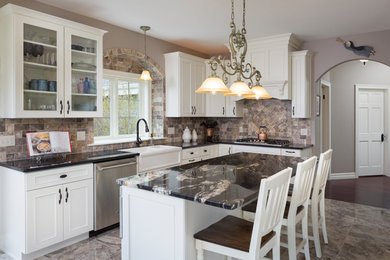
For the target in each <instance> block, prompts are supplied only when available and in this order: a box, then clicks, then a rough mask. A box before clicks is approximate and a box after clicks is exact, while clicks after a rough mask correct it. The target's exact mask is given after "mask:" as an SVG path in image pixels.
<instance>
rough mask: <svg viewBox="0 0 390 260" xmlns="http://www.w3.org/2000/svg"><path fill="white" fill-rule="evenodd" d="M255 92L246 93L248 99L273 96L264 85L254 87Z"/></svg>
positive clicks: (245, 96)
mask: <svg viewBox="0 0 390 260" xmlns="http://www.w3.org/2000/svg"><path fill="white" fill-rule="evenodd" d="M252 91H253V93H254V94H252V95H244V98H246V99H270V98H272V96H271V95H270V94H268V92H267V90H265V88H264V87H263V86H260V85H257V86H254V87H253V88H252Z"/></svg>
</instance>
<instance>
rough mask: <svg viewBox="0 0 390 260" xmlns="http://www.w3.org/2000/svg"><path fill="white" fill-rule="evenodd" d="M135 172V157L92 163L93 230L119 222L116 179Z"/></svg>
mask: <svg viewBox="0 0 390 260" xmlns="http://www.w3.org/2000/svg"><path fill="white" fill-rule="evenodd" d="M135 174H137V160H136V158H130V159H121V160H114V161H108V162H102V163H96V164H94V211H95V220H94V230H95V231H98V230H101V229H103V228H106V227H109V226H112V225H114V224H117V223H119V188H120V186H119V185H118V184H117V183H116V180H117V179H120V178H124V177H127V176H131V175H135Z"/></svg>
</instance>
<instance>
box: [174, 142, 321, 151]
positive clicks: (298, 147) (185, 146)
mask: <svg viewBox="0 0 390 260" xmlns="http://www.w3.org/2000/svg"><path fill="white" fill-rule="evenodd" d="M213 144H234V145H249V146H262V147H271V148H281V149H296V150H303V149H307V148H310V147H313V145H312V144H307V145H304V144H288V145H284V146H275V145H270V144H262V143H235V141H232V140H222V141H218V142H199V143H172V144H170V145H173V146H181V147H182V148H183V149H188V148H196V147H202V146H207V145H213Z"/></svg>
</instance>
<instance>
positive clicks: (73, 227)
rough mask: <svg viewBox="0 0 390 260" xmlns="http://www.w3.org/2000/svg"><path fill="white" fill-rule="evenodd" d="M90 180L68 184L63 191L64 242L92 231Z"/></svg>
mask: <svg viewBox="0 0 390 260" xmlns="http://www.w3.org/2000/svg"><path fill="white" fill-rule="evenodd" d="M92 182H93V181H92V179H89V180H84V181H78V182H73V183H68V184H66V185H64V186H63V191H64V197H63V200H64V202H65V203H64V204H63V205H64V218H63V219H64V240H66V239H68V238H72V237H75V236H78V235H81V234H83V233H86V232H89V231H90V230H92V229H93V222H92V221H91V219H92V218H93V205H92V203H93V183H92Z"/></svg>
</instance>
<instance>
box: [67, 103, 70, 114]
mask: <svg viewBox="0 0 390 260" xmlns="http://www.w3.org/2000/svg"><path fill="white" fill-rule="evenodd" d="M66 104H67V105H68V111H67V112H66V113H67V114H68V115H69V111H70V103H69V100H68V101H66Z"/></svg>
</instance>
